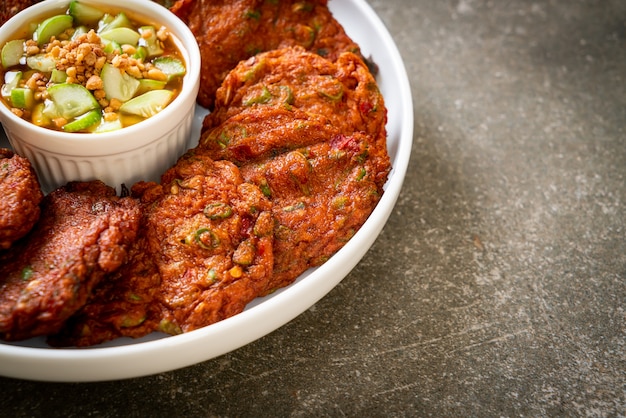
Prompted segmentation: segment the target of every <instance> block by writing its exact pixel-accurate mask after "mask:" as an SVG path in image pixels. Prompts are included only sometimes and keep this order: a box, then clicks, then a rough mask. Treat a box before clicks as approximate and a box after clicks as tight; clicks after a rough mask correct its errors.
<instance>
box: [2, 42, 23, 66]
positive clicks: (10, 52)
mask: <svg viewBox="0 0 626 418" xmlns="http://www.w3.org/2000/svg"><path fill="white" fill-rule="evenodd" d="M0 54H2V66H3V67H4V68H9V67H13V66H14V65H17V64H19V63H20V59H21V58H22V56H23V55H24V40H23V39H14V40H12V41H9V42H7V43H6V44H4V46H3V47H2V52H1V53H0Z"/></svg>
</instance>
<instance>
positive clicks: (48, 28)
mask: <svg viewBox="0 0 626 418" xmlns="http://www.w3.org/2000/svg"><path fill="white" fill-rule="evenodd" d="M73 23H74V18H73V17H72V16H70V15H56V16H52V17H50V18H48V19H46V20H44V21H43V22H41V23H40V24H39V25H38V26H37V29H36V30H35V33H34V34H33V39H34V40H36V41H37V44H39V45H40V46H41V45H43V44H45V43H47V42H49V41H50V38H52V37H53V36H59V34H61V33H63V32H64V31H66V30H67V29H69V28H71V27H72V24H73Z"/></svg>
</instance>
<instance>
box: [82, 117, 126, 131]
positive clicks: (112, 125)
mask: <svg viewBox="0 0 626 418" xmlns="http://www.w3.org/2000/svg"><path fill="white" fill-rule="evenodd" d="M123 127H124V125H122V121H121V120H120V119H119V118H118V119H115V120H112V121H106V120H103V121H101V122H100V123H99V124H98V125H97V126H95V127H93V126H92V127H91V128H90V129H89V131H90V132H93V133H102V132H111V131H117V130H118V129H122V128H123Z"/></svg>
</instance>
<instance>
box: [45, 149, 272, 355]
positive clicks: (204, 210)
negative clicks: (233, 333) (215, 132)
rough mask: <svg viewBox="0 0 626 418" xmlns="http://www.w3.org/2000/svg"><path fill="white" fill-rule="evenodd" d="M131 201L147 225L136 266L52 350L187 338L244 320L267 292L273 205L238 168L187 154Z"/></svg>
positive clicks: (134, 254)
mask: <svg viewBox="0 0 626 418" xmlns="http://www.w3.org/2000/svg"><path fill="white" fill-rule="evenodd" d="M133 195H135V196H137V197H139V198H140V199H141V202H142V205H143V208H144V216H143V220H142V225H141V230H142V233H141V236H140V238H139V239H138V241H137V242H136V245H135V247H134V248H133V249H132V250H131V259H130V261H129V263H127V264H126V265H125V266H124V267H123V268H122V269H120V271H119V272H118V274H117V275H116V276H115V277H113V279H112V280H111V281H109V282H107V283H106V284H105V286H103V287H101V288H99V289H97V291H96V292H95V294H94V296H93V297H92V298H91V300H90V301H89V303H88V304H87V305H86V306H85V308H84V309H82V311H81V312H79V313H78V314H77V315H76V316H75V317H74V318H72V319H71V320H70V321H69V322H68V324H67V325H66V327H65V329H63V330H62V332H61V333H60V334H59V335H56V336H54V337H53V338H52V339H51V343H52V344H54V345H68V344H69V345H78V346H85V345H93V344H97V343H100V342H103V341H106V340H110V339H113V338H116V337H120V336H129V337H140V336H143V335H145V334H148V333H150V332H153V331H161V332H166V333H170V334H177V333H180V332H185V331H190V330H193V329H196V328H200V327H203V326H206V325H209V324H212V323H214V322H217V321H220V320H222V319H224V318H227V317H229V316H232V315H234V314H236V313H239V312H241V311H242V310H243V309H244V308H245V306H246V305H247V304H248V303H249V302H250V301H251V300H253V299H254V298H256V297H257V296H258V295H259V294H262V293H263V292H265V291H267V287H268V282H269V280H270V277H271V275H272V268H273V251H272V245H273V236H272V228H273V226H274V222H273V219H272V216H271V212H270V211H271V203H270V202H269V200H268V199H267V198H266V197H264V196H263V194H262V193H261V191H260V190H259V189H258V188H257V187H256V186H254V185H252V184H249V183H245V182H244V180H243V178H242V177H241V174H240V173H239V170H238V169H237V167H236V166H235V165H234V164H232V163H230V162H227V161H217V162H214V161H212V160H211V159H210V158H208V157H206V156H201V155H195V154H194V153H193V152H190V153H188V154H186V155H185V156H183V157H182V158H181V159H180V160H179V162H178V163H177V164H176V165H175V166H174V167H172V168H171V169H170V170H168V171H167V172H166V173H165V174H164V175H163V178H162V183H161V184H155V183H140V184H138V185H136V186H134V187H133Z"/></svg>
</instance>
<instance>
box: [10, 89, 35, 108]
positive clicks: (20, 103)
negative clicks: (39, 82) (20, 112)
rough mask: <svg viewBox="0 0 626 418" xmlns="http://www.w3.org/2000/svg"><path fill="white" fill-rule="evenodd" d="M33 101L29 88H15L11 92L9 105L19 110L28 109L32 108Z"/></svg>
mask: <svg viewBox="0 0 626 418" xmlns="http://www.w3.org/2000/svg"><path fill="white" fill-rule="evenodd" d="M34 103H35V99H34V97H33V91H32V90H31V89H29V88H21V87H16V88H14V89H13V90H11V104H12V105H13V107H19V108H20V109H30V108H31V107H33V104H34Z"/></svg>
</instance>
